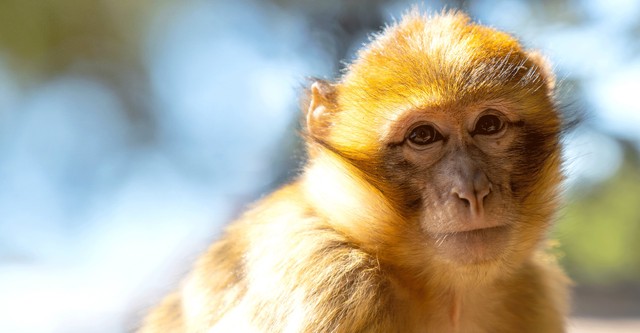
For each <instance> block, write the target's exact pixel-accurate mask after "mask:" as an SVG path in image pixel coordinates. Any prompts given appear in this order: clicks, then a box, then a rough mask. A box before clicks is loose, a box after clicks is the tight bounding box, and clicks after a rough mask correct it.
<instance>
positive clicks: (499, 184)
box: [384, 102, 523, 263]
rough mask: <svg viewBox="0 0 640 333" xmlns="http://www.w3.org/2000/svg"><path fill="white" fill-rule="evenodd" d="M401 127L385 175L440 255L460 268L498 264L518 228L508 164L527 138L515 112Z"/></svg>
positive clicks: (480, 110)
mask: <svg viewBox="0 0 640 333" xmlns="http://www.w3.org/2000/svg"><path fill="white" fill-rule="evenodd" d="M453 108H457V110H452V109H453ZM398 123H399V124H400V125H398V126H395V128H394V129H393V130H392V133H393V134H392V135H391V138H390V139H391V140H392V141H395V142H392V143H391V144H389V146H388V151H387V158H386V159H385V160H386V161H387V165H386V167H385V168H384V169H385V170H386V171H385V172H386V173H387V177H388V178H389V179H391V180H392V181H393V183H395V184H397V185H396V186H397V187H398V188H403V189H405V190H403V191H402V193H404V197H403V199H402V201H403V202H404V205H405V207H406V209H407V211H409V212H413V213H414V214H415V215H414V218H415V219H416V220H417V221H418V222H417V223H419V225H420V229H421V230H422V231H423V232H424V234H425V235H426V236H427V237H426V238H427V239H428V241H429V242H430V243H431V244H432V245H433V246H434V247H435V249H436V252H437V253H438V254H440V255H441V256H442V257H443V258H444V259H446V260H451V261H455V262H458V263H478V262H483V261H489V260H495V259H498V257H499V256H500V255H501V254H502V253H503V247H504V245H506V243H507V241H508V240H509V238H510V237H511V234H512V232H513V230H512V227H513V225H514V224H515V223H516V222H517V220H518V219H517V217H518V216H517V214H518V209H517V207H518V205H519V203H518V201H517V196H516V195H515V194H514V193H513V192H512V188H511V186H510V184H511V182H512V179H511V178H512V177H511V175H512V174H513V170H514V169H515V168H516V167H517V166H516V165H515V163H514V162H517V161H516V160H514V159H512V158H509V157H510V155H511V151H512V149H513V147H514V145H516V144H517V142H519V141H521V139H522V136H523V132H522V127H523V122H522V121H521V120H520V117H519V116H518V114H517V112H516V111H515V110H514V109H512V108H510V107H509V104H508V103H498V102H493V103H491V102H490V103H482V104H480V103H478V104H476V105H472V106H462V107H448V108H432V109H427V110H410V111H407V112H405V114H404V115H403V116H401V117H400V119H399V121H398Z"/></svg>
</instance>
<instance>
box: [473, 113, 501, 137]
mask: <svg viewBox="0 0 640 333" xmlns="http://www.w3.org/2000/svg"><path fill="white" fill-rule="evenodd" d="M504 125H505V123H504V120H502V118H500V117H499V116H497V115H495V114H485V115H484V116H481V117H480V119H478V121H477V122H476V127H475V128H474V129H473V132H472V134H473V135H475V134H480V135H492V134H496V133H499V132H500V131H502V129H503V128H504Z"/></svg>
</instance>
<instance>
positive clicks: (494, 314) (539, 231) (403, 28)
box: [142, 13, 567, 333]
mask: <svg viewBox="0 0 640 333" xmlns="http://www.w3.org/2000/svg"><path fill="white" fill-rule="evenodd" d="M396 49H397V50H396ZM552 92H553V78H552V75H551V74H550V73H549V72H548V69H547V67H546V65H545V64H544V62H543V60H542V59H541V58H540V57H539V56H538V55H536V54H533V53H527V52H525V51H524V50H522V49H521V48H520V47H519V45H518V44H517V42H515V41H514V40H513V39H512V38H511V37H509V36H508V35H505V34H501V33H498V32H496V31H494V30H491V29H488V28H485V27H481V26H476V25H472V24H470V23H469V22H468V19H467V18H466V17H465V16H463V15H461V14H448V15H442V16H437V17H435V18H431V19H428V18H425V17H422V16H420V15H418V14H417V13H413V14H410V15H408V16H406V17H405V18H404V19H403V21H402V22H401V23H399V24H398V25H396V26H394V27H391V28H388V29H387V31H385V33H384V34H383V35H381V36H379V37H378V38H377V39H376V40H375V41H373V42H372V44H371V46H370V47H369V48H367V49H365V50H364V51H363V52H361V53H360V57H359V60H358V61H356V62H355V63H354V64H352V66H351V67H350V68H349V72H348V73H347V74H346V75H345V77H344V78H343V80H342V81H341V82H340V83H338V84H335V85H330V84H327V83H323V82H316V83H315V84H314V85H313V87H312V89H311V91H310V98H309V104H308V105H309V110H308V112H307V135H308V137H307V143H308V151H309V162H308V163H307V165H306V167H305V170H304V172H303V173H302V175H301V176H300V177H299V179H298V180H296V181H295V182H293V183H292V184H290V185H288V186H285V187H283V188H282V189H280V190H278V191H276V192H275V193H273V194H272V195H271V196H269V197H267V198H265V199H263V200H262V201H260V202H258V203H257V204H256V205H255V206H254V207H253V208H252V209H251V210H250V211H248V212H247V213H245V214H244V215H243V216H242V217H241V218H240V219H239V220H238V221H236V222H234V223H232V224H231V225H230V226H229V227H228V228H227V230H226V232H225V234H224V235H223V236H222V238H221V239H220V240H218V241H217V242H215V243H214V244H213V245H212V247H211V248H210V249H209V251H208V252H207V253H206V254H205V255H204V256H203V257H201V258H200V260H199V261H198V262H197V264H196V266H195V269H194V270H193V272H192V273H191V274H190V275H189V276H188V278H187V279H186V281H185V282H184V284H183V285H182V287H181V288H180V289H179V291H178V292H177V293H176V294H172V295H170V296H169V297H168V298H167V299H166V300H165V301H164V302H163V303H162V304H161V305H160V306H159V307H158V308H157V309H155V310H154V311H153V312H152V313H151V314H150V315H149V317H148V318H147V320H146V322H145V325H144V327H143V329H142V332H145V333H146V332H149V333H151V332H336V333H337V332H344V333H352V332H436V333H441V332H442V333H446V332H459V333H462V332H464V333H467V332H469V333H473V332H478V333H480V332H484V333H497V332H546V333H553V332H563V331H564V314H565V311H566V285H567V279H566V278H565V276H564V275H563V273H562V272H561V270H560V269H559V268H558V267H557V265H556V264H555V262H554V261H553V260H552V259H551V258H549V257H548V256H546V255H544V253H543V250H542V249H541V247H542V246H541V244H542V243H543V241H544V235H545V232H546V230H547V228H548V226H549V225H550V223H551V220H552V218H553V213H554V212H555V211H556V209H557V192H558V184H559V182H560V180H561V178H562V176H561V173H560V152H559V151H560V150H559V139H558V135H559V132H560V119H559V115H558V113H557V111H556V109H555V107H554V104H553V99H552Z"/></svg>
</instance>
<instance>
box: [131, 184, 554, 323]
mask: <svg viewBox="0 0 640 333" xmlns="http://www.w3.org/2000/svg"><path fill="white" fill-rule="evenodd" d="M294 198H299V199H298V200H296V199H294ZM304 198H305V194H304V191H303V190H301V185H300V184H294V185H292V186H289V187H286V188H284V189H281V190H280V191H279V192H277V193H274V194H273V195H272V196H271V197H269V198H266V199H265V200H263V201H262V202H260V203H259V204H258V205H257V206H256V207H254V208H253V209H252V210H251V211H249V212H248V213H247V214H246V215H245V216H244V217H243V218H241V219H240V220H239V221H237V222H236V223H235V224H233V225H232V226H231V227H230V228H229V229H228V232H227V234H226V236H225V237H224V238H223V239H221V240H220V241H218V242H216V243H215V244H214V245H213V246H212V247H211V248H210V249H209V251H207V253H206V254H205V255H204V256H203V257H202V258H200V260H199V261H198V262H197V264H196V267H195V269H194V271H193V272H192V273H191V275H190V276H189V277H188V278H187V280H186V281H185V283H184V285H183V287H182V288H181V290H180V291H179V293H178V294H177V295H175V294H174V295H170V296H169V297H167V299H166V300H165V302H164V303H163V304H162V305H161V306H160V307H158V308H157V309H156V310H155V311H154V312H153V313H152V314H151V315H150V316H149V318H148V325H147V326H146V327H145V329H144V330H142V332H145V333H147V332H148V333H151V332H341V333H342V332H344V333H355V332H389V333H391V332H398V333H412V332H416V333H417V332H440V333H446V332H465V333H467V332H468V333H474V332H478V333H479V332H483V333H500V332H505V333H511V332H522V333H527V332H531V333H540V332H545V333H554V332H563V331H564V330H563V318H562V313H563V311H564V307H565V304H564V302H565V301H564V298H565V290H564V285H565V283H566V278H565V277H564V275H563V274H562V273H561V272H560V270H559V269H558V268H557V267H556V266H555V265H554V264H552V263H550V262H549V261H547V260H545V259H544V256H534V257H532V258H531V259H530V260H528V261H527V262H525V263H523V264H522V266H521V267H520V268H519V269H518V270H517V271H515V272H514V273H512V274H510V275H509V276H507V277H505V278H501V279H498V280H495V281H492V282H491V283H486V284H485V285H483V286H482V287H481V288H480V287H479V286H477V285H473V284H470V285H468V286H460V287H457V286H455V285H454V284H452V285H451V286H450V287H449V289H443V288H442V285H441V284H442V283H446V281H439V282H435V283H434V284H433V286H431V285H430V283H426V284H425V285H413V284H412V283H407V281H403V279H402V278H401V277H398V276H396V275H395V274H394V272H393V270H394V269H395V268H393V267H392V266H391V267H387V265H386V264H384V263H382V262H380V261H379V260H377V258H376V257H375V256H373V255H371V254H369V253H367V252H366V251H363V250H362V249H359V248H358V246H357V245H356V244H354V243H352V242H350V241H349V239H348V238H347V237H345V236H344V235H341V234H340V233H339V232H337V231H335V230H333V229H332V228H331V226H330V225H329V223H327V222H326V221H323V219H322V218H318V217H317V216H314V212H313V207H311V206H309V205H308V204H305V199H304ZM427 274H428V272H427ZM434 275H435V276H432V277H426V278H427V280H434V281H437V280H438V279H439V278H438V276H437V275H438V272H434ZM256 282H257V283H256ZM470 283H472V282H471V281H470ZM456 312H457V313H456Z"/></svg>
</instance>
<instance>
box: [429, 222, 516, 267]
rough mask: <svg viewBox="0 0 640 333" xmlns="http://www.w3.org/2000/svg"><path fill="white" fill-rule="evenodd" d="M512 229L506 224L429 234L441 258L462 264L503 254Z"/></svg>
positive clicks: (484, 261)
mask: <svg viewBox="0 0 640 333" xmlns="http://www.w3.org/2000/svg"><path fill="white" fill-rule="evenodd" d="M511 233H512V230H511V228H510V227H508V226H499V227H493V228H486V229H479V230H472V231H466V232H454V233H446V234H433V235H431V237H432V239H433V242H434V245H435V249H436V252H437V253H438V255H440V256H441V257H442V258H443V259H445V260H447V261H450V262H453V263H456V264H462V265H470V264H479V263H486V262H490V261H496V260H499V259H500V258H501V256H502V255H503V254H504V248H505V246H506V244H507V243H508V241H509V237H510V236H511Z"/></svg>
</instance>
